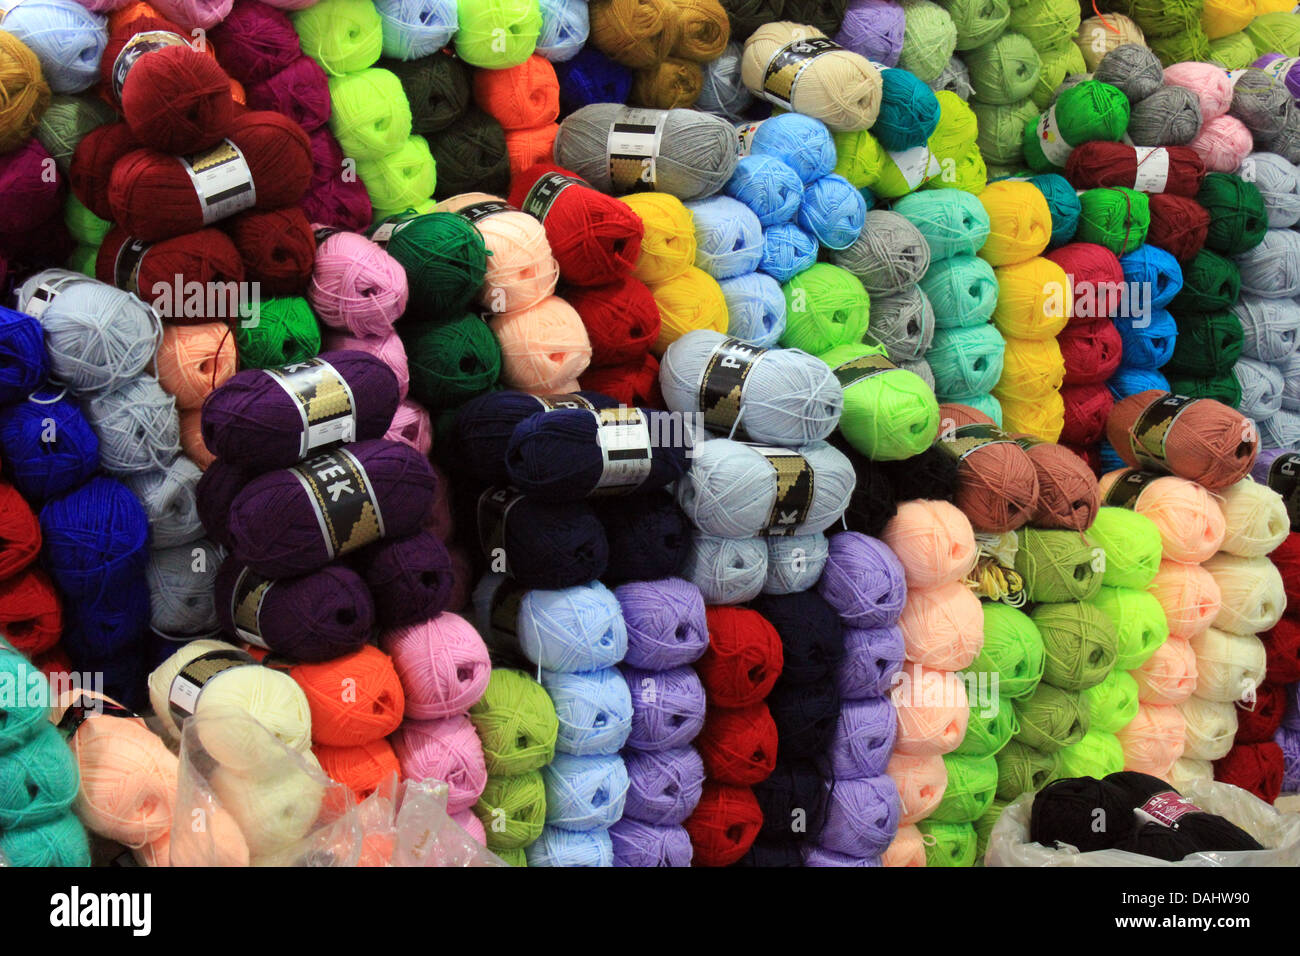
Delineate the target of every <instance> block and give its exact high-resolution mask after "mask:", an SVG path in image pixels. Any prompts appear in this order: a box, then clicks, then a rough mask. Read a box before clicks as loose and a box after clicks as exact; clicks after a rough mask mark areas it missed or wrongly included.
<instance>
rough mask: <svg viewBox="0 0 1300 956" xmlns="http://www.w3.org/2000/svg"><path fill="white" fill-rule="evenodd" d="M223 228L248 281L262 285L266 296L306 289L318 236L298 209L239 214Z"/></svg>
mask: <svg viewBox="0 0 1300 956" xmlns="http://www.w3.org/2000/svg"><path fill="white" fill-rule="evenodd" d="M221 228H222V229H223V230H225V232H226V234H227V235H228V236H230V239H231V241H232V242H234V244H235V248H236V249H238V250H239V257H240V259H242V260H243V263H244V272H245V276H246V278H247V279H248V280H249V281H253V282H260V283H262V294H263V295H267V296H277V295H294V294H297V293H299V292H301V291H302V290H303V289H304V288H305V287H306V285H307V280H308V279H310V278H311V270H312V266H313V265H315V263H316V236H315V233H313V232H312V228H311V223H310V222H308V221H307V216H306V214H304V213H303V211H302V210H301V209H299V208H298V207H297V206H289V207H288V208H286V209H276V210H272V211H270V212H262V211H257V210H254V211H252V212H244V213H240V214H239V215H238V216H233V217H231V218H230V219H227V220H225V221H224V222H223V223H222V224H221Z"/></svg>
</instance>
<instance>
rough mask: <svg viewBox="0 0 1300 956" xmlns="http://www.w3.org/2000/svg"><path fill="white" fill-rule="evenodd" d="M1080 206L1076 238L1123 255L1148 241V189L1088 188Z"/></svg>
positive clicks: (1149, 218)
mask: <svg viewBox="0 0 1300 956" xmlns="http://www.w3.org/2000/svg"><path fill="white" fill-rule="evenodd" d="M1058 105H1059V104H1058ZM1079 210H1080V211H1079V225H1078V227H1077V228H1076V229H1075V231H1074V241H1075V242H1095V243H1096V244H1097V245H1099V246H1105V247H1106V248H1107V249H1109V250H1110V251H1111V252H1113V253H1115V255H1117V256H1122V255H1126V254H1127V253H1130V252H1132V251H1133V250H1134V249H1136V248H1137V247H1138V246H1140V245H1142V244H1143V243H1144V242H1146V241H1147V230H1148V229H1149V228H1151V207H1150V204H1149V202H1148V197H1147V194H1146V193H1140V192H1137V191H1136V190H1133V189H1129V188H1128V187H1126V186H1103V187H1100V188H1098V189H1087V190H1084V192H1083V194H1082V195H1081V196H1080V197H1079Z"/></svg>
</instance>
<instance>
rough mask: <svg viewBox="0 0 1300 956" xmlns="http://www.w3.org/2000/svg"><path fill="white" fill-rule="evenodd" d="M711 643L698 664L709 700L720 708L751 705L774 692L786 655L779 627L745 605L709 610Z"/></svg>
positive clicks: (697, 667)
mask: <svg viewBox="0 0 1300 956" xmlns="http://www.w3.org/2000/svg"><path fill="white" fill-rule="evenodd" d="M707 616H708V627H709V646H708V649H707V650H706V651H705V652H704V654H703V655H702V656H701V657H700V658H699V660H698V662H697V663H696V669H697V670H698V671H699V674H700V680H701V681H702V682H703V684H704V687H705V688H706V689H707V690H708V694H709V699H710V700H711V701H712V702H714V703H715V704H716V705H717V706H721V707H748V706H750V705H752V704H754V703H757V702H759V701H761V700H762V699H763V698H764V697H766V696H767V695H768V693H769V692H770V691H771V689H772V686H773V684H774V683H775V682H776V679H777V677H779V676H780V674H781V668H782V662H783V655H782V650H781V641H780V638H779V636H778V634H777V632H776V629H775V628H774V627H773V626H772V624H771V623H770V622H768V621H767V620H766V619H765V618H763V617H762V616H761V615H760V614H759V613H758V612H756V611H753V610H749V609H744V608H720V607H719V608H710V609H709V610H708V615H707Z"/></svg>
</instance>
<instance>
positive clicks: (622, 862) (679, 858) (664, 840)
mask: <svg viewBox="0 0 1300 956" xmlns="http://www.w3.org/2000/svg"><path fill="white" fill-rule="evenodd" d="M609 838H610V841H611V842H613V844H614V865H615V866H690V865H691V857H692V855H693V851H692V849H691V838H690V835H689V834H688V833H687V832H686V830H685V828H684V827H680V826H671V827H657V826H653V825H652V824H649V823H642V822H641V821H640V820H631V819H629V818H627V817H626V816H625V817H624V818H623V819H622V820H619V821H618V823H615V824H614V825H613V826H612V827H610V828H609Z"/></svg>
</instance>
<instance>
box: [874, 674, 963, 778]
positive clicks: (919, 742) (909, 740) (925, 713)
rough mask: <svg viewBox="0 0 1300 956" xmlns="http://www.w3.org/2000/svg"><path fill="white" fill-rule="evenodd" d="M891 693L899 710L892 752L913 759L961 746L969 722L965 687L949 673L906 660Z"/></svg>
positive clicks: (959, 679) (942, 752)
mask: <svg viewBox="0 0 1300 956" xmlns="http://www.w3.org/2000/svg"><path fill="white" fill-rule="evenodd" d="M899 675H900V676H899V678H898V679H897V683H896V684H895V685H894V688H893V690H892V691H891V696H892V698H893V701H894V706H895V707H897V708H898V739H897V743H895V745H894V749H895V750H897V751H898V752H899V753H903V754H909V755H911V756H915V757H928V756H933V755H942V754H946V753H951V752H952V751H954V750H956V749H957V747H958V746H960V745H961V742H962V738H963V737H965V736H966V724H967V722H968V721H969V720H970V702H969V700H968V699H967V697H966V685H965V684H964V683H963V682H962V679H961V678H960V677H959V676H957V675H956V674H954V673H951V672H949V671H940V670H935V669H934V668H931V667H925V666H923V665H921V664H917V663H916V662H915V661H908V662H907V663H905V664H904V665H903V669H902V671H900V672H899Z"/></svg>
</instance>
